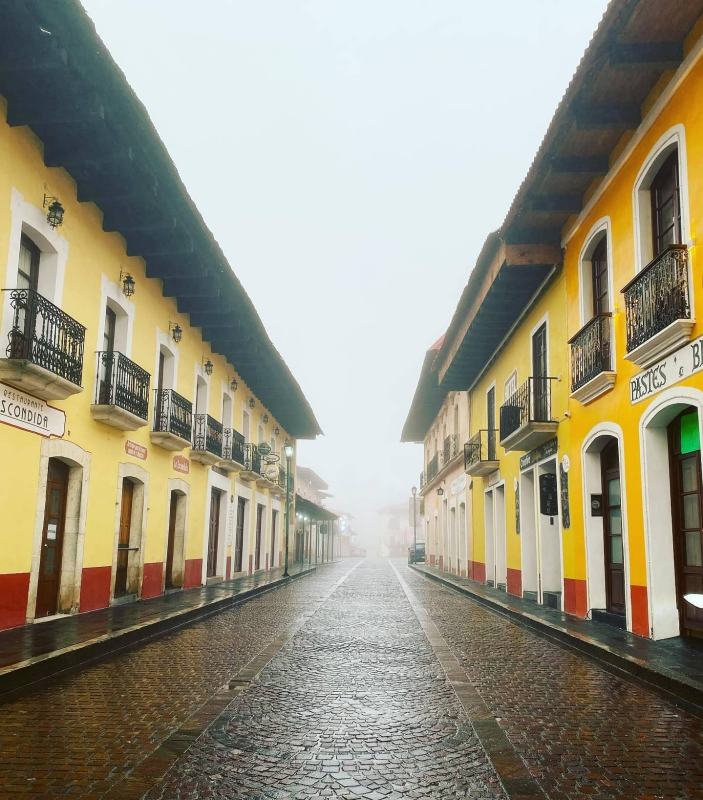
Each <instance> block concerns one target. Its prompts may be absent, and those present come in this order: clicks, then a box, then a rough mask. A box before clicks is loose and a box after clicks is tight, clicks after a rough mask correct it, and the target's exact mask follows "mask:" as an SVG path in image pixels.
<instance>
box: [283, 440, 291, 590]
mask: <svg viewBox="0 0 703 800" xmlns="http://www.w3.org/2000/svg"><path fill="white" fill-rule="evenodd" d="M283 452H284V453H285V456H286V557H285V566H284V569H283V577H284V578H288V577H290V576H289V575H288V538H289V537H290V524H289V521H288V520H289V517H290V467H291V461H292V459H293V445H292V444H290V443H289V442H286V443H285V445H284V446H283Z"/></svg>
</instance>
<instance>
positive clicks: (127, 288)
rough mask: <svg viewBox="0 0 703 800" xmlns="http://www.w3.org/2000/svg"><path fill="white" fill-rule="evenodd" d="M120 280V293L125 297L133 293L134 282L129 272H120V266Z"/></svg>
mask: <svg viewBox="0 0 703 800" xmlns="http://www.w3.org/2000/svg"><path fill="white" fill-rule="evenodd" d="M120 281H121V283H122V294H123V295H124V296H125V297H131V296H132V295H133V294H134V287H135V285H136V282H135V280H134V278H133V277H132V276H131V275H130V274H129V272H122V269H121V268H120Z"/></svg>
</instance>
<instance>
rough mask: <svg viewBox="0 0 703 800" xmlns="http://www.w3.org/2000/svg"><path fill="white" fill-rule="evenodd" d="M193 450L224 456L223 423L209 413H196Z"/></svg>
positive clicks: (194, 416) (194, 417)
mask: <svg viewBox="0 0 703 800" xmlns="http://www.w3.org/2000/svg"><path fill="white" fill-rule="evenodd" d="M193 450H195V451H196V452H199V453H212V455H213V456H219V457H220V458H222V423H221V422H218V421H217V420H216V419H215V418H214V417H211V416H210V415H209V414H194V415H193Z"/></svg>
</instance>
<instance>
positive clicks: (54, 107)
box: [7, 98, 105, 138]
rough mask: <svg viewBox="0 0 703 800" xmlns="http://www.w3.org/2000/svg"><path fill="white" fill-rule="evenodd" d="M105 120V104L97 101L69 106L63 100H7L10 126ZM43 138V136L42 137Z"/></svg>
mask: <svg viewBox="0 0 703 800" xmlns="http://www.w3.org/2000/svg"><path fill="white" fill-rule="evenodd" d="M104 120H105V106H103V105H102V103H99V102H92V103H89V102H88V101H86V103H85V104H80V105H73V106H69V105H67V104H66V103H63V102H60V101H59V102H57V101H55V102H53V103H39V102H32V101H30V102H22V101H21V100H19V99H14V100H13V99H12V98H10V99H9V100H8V104H7V124H8V125H9V126H10V127H18V126H20V125H29V126H30V127H32V128H37V127H41V126H43V125H50V126H52V127H54V126H58V125H85V124H86V123H90V124H94V123H96V122H103V121H104ZM42 138H44V137H42Z"/></svg>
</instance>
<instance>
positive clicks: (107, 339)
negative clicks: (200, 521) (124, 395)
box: [98, 306, 117, 405]
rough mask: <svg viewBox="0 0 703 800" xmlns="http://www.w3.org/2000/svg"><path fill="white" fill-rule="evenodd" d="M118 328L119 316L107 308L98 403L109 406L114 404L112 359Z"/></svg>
mask: <svg viewBox="0 0 703 800" xmlns="http://www.w3.org/2000/svg"><path fill="white" fill-rule="evenodd" d="M116 328H117V314H115V312H114V311H113V310H112V309H111V308H110V306H105V327H104V329H103V347H102V356H101V358H100V364H99V367H98V368H99V371H100V374H99V381H100V389H99V394H98V403H100V404H101V405H109V404H110V403H112V402H113V399H112V367H113V364H112V359H113V358H114V355H113V354H114V352H115V329H116Z"/></svg>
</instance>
